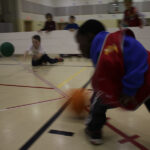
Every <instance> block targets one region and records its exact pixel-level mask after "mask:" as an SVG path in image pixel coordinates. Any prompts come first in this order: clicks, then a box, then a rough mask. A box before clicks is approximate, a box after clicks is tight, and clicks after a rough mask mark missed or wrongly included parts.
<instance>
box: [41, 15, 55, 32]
mask: <svg viewBox="0 0 150 150" xmlns="http://www.w3.org/2000/svg"><path fill="white" fill-rule="evenodd" d="M45 17H46V22H45V24H44V27H43V28H42V29H41V30H40V31H47V32H50V31H53V30H56V24H55V21H53V16H52V14H50V13H47V14H46V15H45Z"/></svg>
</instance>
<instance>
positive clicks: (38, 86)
mask: <svg viewBox="0 0 150 150" xmlns="http://www.w3.org/2000/svg"><path fill="white" fill-rule="evenodd" d="M0 86H15V87H25V88H39V89H50V90H52V89H54V88H50V87H41V86H26V85H15V84H0Z"/></svg>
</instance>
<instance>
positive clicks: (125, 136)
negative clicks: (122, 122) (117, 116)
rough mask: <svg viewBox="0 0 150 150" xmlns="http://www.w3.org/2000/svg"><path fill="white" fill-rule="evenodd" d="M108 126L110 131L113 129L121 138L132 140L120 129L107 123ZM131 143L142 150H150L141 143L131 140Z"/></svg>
mask: <svg viewBox="0 0 150 150" xmlns="http://www.w3.org/2000/svg"><path fill="white" fill-rule="evenodd" d="M106 126H108V127H109V128H110V129H112V130H113V131H114V132H116V133H117V134H119V135H120V136H122V137H124V138H125V139H127V140H128V138H130V137H128V136H127V135H126V134H125V133H123V132H122V131H120V130H119V129H117V128H116V127H114V126H113V125H111V124H110V123H108V122H106ZM129 141H130V142H131V143H132V144H134V145H135V146H136V147H138V148H139V149H141V150H148V149H147V148H146V147H144V145H142V144H140V143H138V142H136V141H134V140H132V139H130V140H129Z"/></svg>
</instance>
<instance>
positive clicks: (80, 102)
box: [68, 89, 88, 115]
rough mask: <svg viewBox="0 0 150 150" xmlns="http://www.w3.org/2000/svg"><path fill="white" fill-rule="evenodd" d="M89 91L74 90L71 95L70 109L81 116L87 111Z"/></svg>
mask: <svg viewBox="0 0 150 150" xmlns="http://www.w3.org/2000/svg"><path fill="white" fill-rule="evenodd" d="M87 94H88V93H87V91H86V90H85V89H73V90H71V91H70V94H69V99H68V100H69V101H70V109H71V110H72V111H73V112H75V113H76V114H78V115H80V114H81V113H82V112H84V110H85V106H86V103H87V100H88V97H87Z"/></svg>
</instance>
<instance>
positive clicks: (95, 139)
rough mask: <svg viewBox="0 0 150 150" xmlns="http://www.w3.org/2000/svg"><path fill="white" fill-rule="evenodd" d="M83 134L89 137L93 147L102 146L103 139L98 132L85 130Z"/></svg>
mask: <svg viewBox="0 0 150 150" xmlns="http://www.w3.org/2000/svg"><path fill="white" fill-rule="evenodd" d="M85 133H86V135H87V136H88V137H89V139H90V142H91V143H92V144H94V145H101V144H103V139H102V135H101V132H100V131H90V130H89V129H88V128H85Z"/></svg>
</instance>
